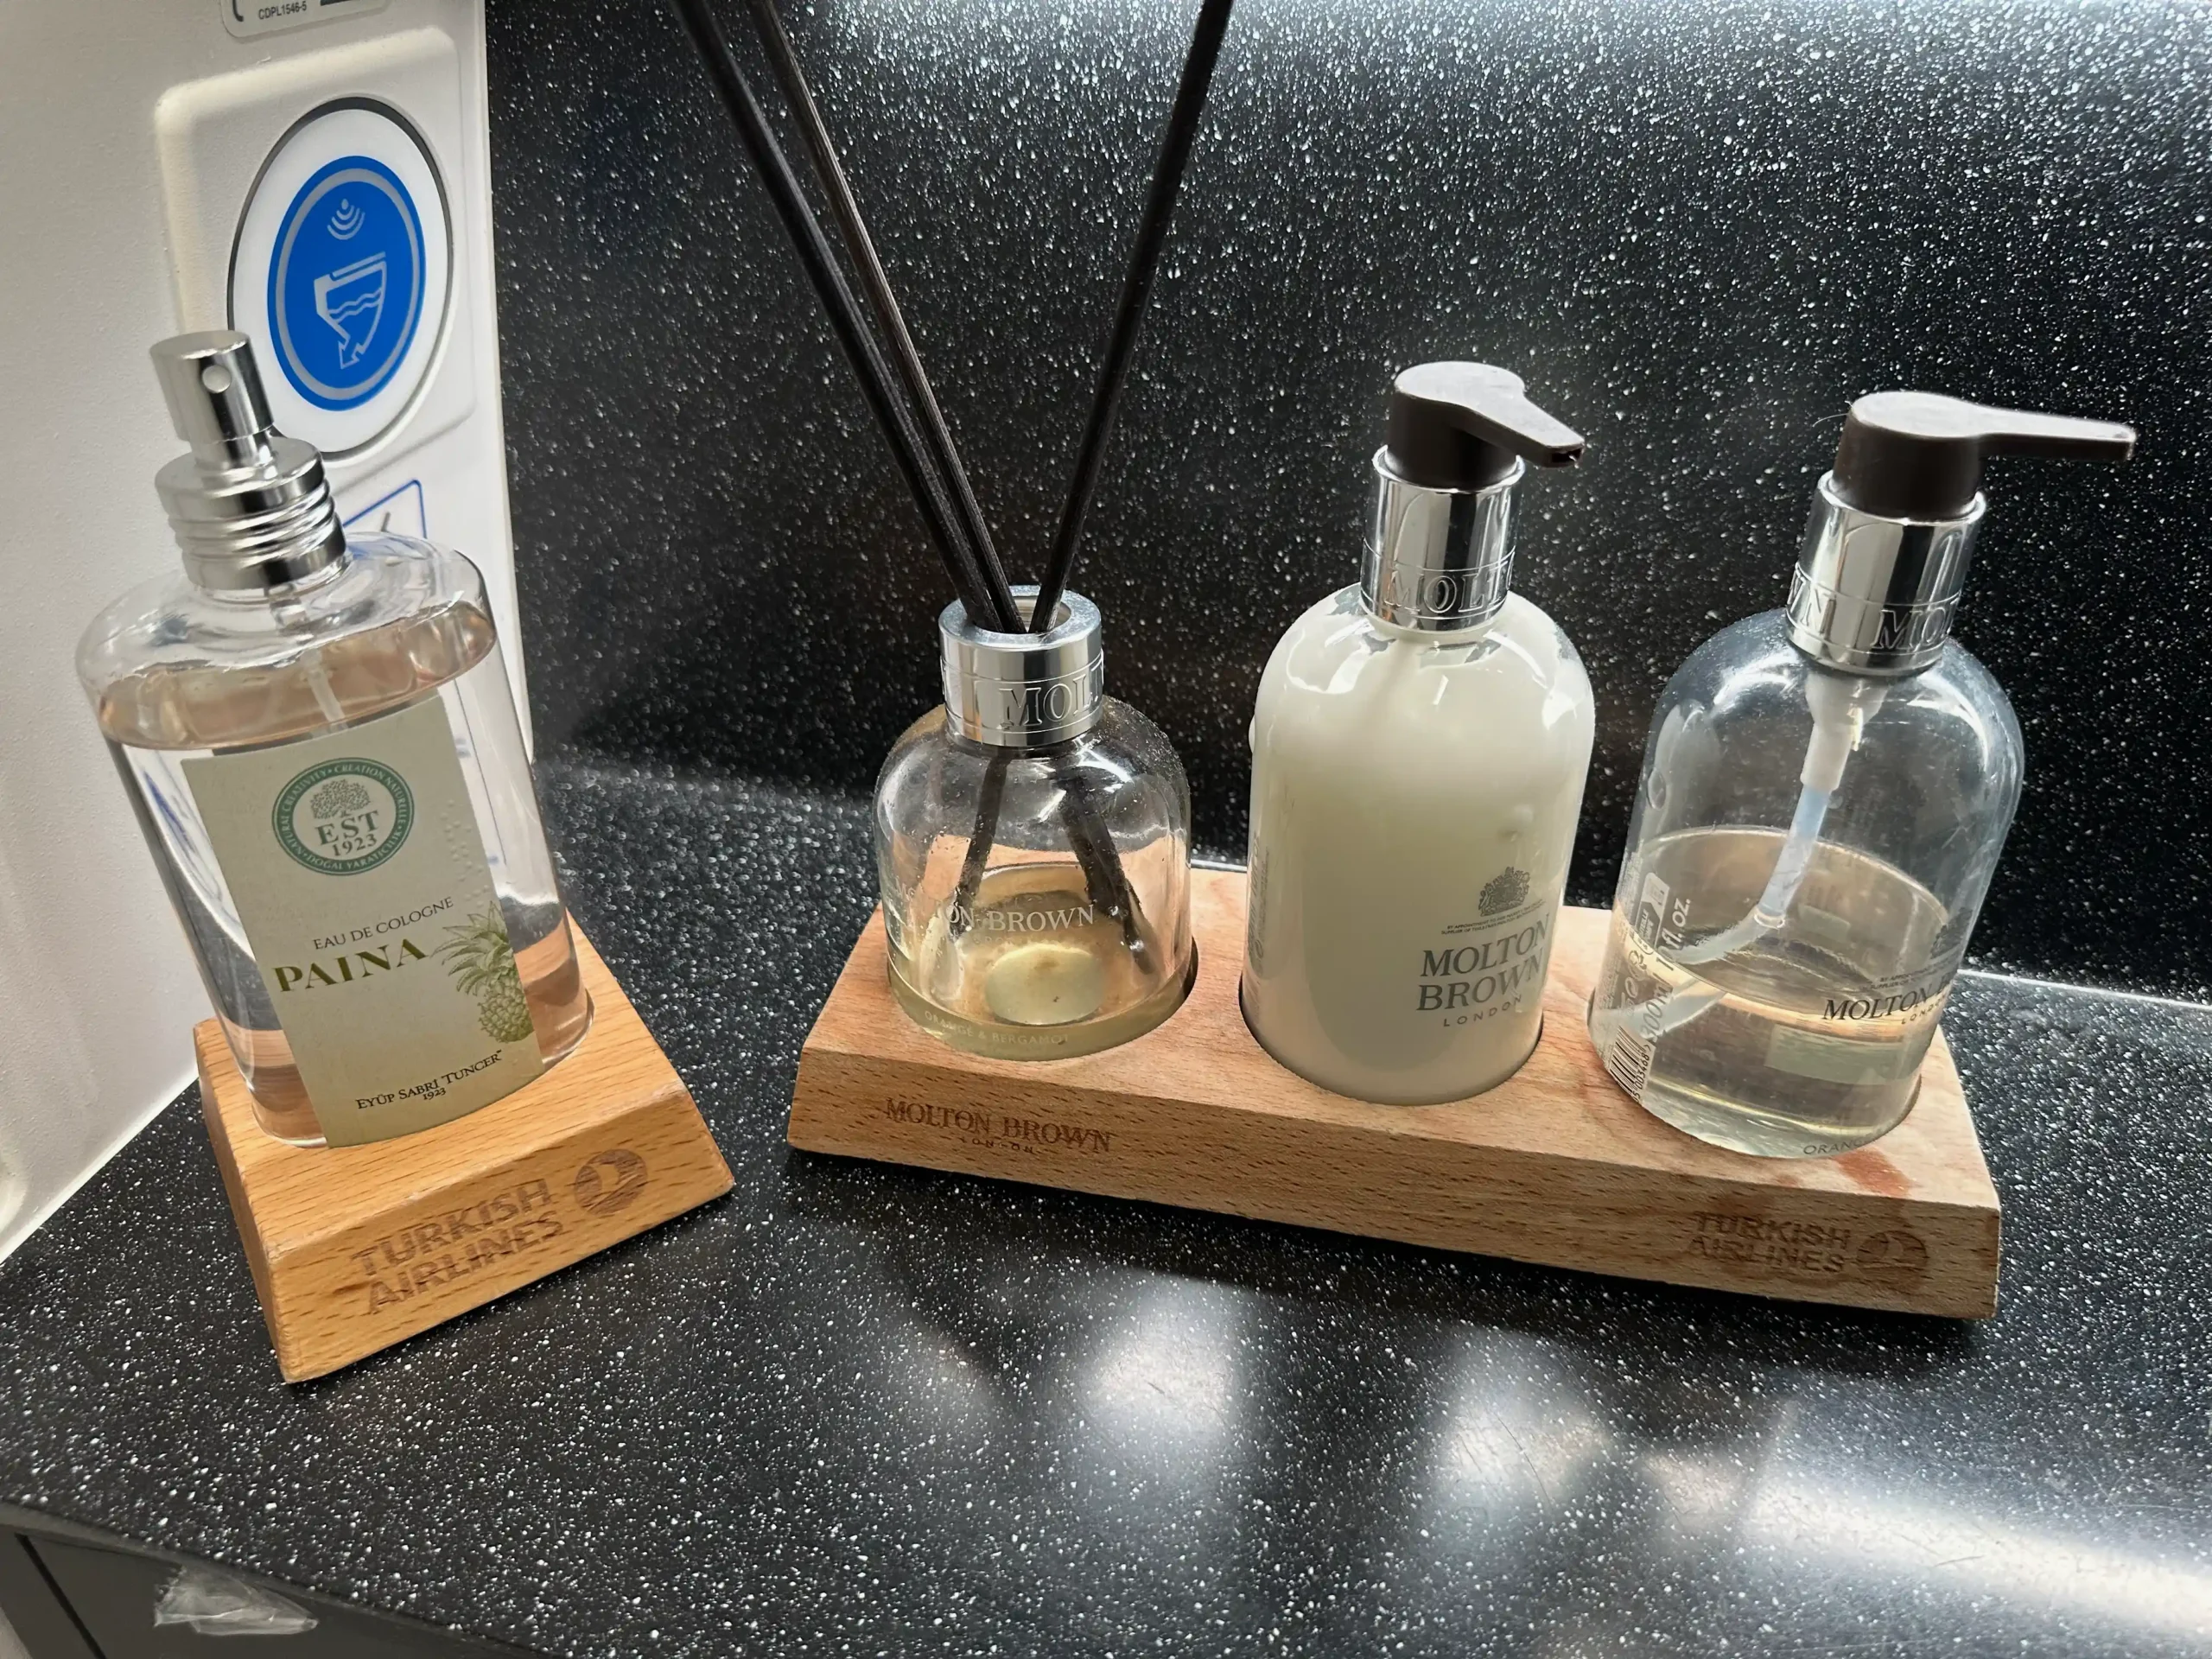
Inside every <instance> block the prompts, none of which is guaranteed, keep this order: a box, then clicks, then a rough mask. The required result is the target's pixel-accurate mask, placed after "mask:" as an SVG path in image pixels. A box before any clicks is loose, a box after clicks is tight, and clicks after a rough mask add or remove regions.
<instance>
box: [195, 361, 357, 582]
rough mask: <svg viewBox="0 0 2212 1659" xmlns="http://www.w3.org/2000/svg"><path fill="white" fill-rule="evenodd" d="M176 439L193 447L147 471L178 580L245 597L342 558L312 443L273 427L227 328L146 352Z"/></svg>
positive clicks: (257, 383) (257, 380)
mask: <svg viewBox="0 0 2212 1659" xmlns="http://www.w3.org/2000/svg"><path fill="white" fill-rule="evenodd" d="M153 356H154V372H155V374H156V377H157V378H159V379H160V381H161V385H162V397H164V398H165V399H166V400H167V401H168V408H169V419H170V420H171V421H172V422H173V423H175V427H176V432H177V435H178V436H179V437H181V438H182V439H183V440H184V441H185V442H187V443H188V444H190V445H191V446H192V453H191V454H188V455H180V456H178V457H177V458H176V459H175V461H171V462H169V463H168V466H166V467H162V469H161V471H160V472H159V473H157V474H155V478H154V487H155V488H156V490H157V491H159V492H160V493H161V498H162V506H164V507H165V508H167V509H168V516H169V526H170V528H171V529H172V530H174V531H175V532H176V542H177V547H178V549H179V550H180V551H181V552H182V553H183V555H184V566H185V570H186V573H187V574H188V575H190V576H191V578H192V580H193V581H194V582H197V583H198V584H199V585H200V587H202V588H214V589H216V590H218V591H220V592H242V591H243V592H252V591H258V590H260V589H263V588H279V587H283V586H285V585H287V584H289V583H291V582H303V581H305V580H306V579H307V578H308V577H309V576H312V575H315V574H316V573H317V572H319V571H321V570H325V569H328V568H329V567H331V566H332V565H334V564H335V563H338V562H339V561H340V559H342V558H343V557H344V556H345V553H346V536H345V532H344V531H342V530H340V528H339V524H338V507H337V504H336V503H335V502H334V500H333V499H331V494H330V485H329V482H328V480H327V479H325V478H324V476H323V470H322V457H321V454H318V453H317V452H316V450H315V446H314V445H313V444H310V443H306V442H302V441H301V440H300V439H298V438H288V437H286V436H284V435H283V434H282V433H280V432H278V431H277V429H276V424H275V423H274V422H273V421H272V420H271V419H270V414H269V403H268V399H267V397H265V396H264V393H263V391H262V389H261V377H260V374H259V373H258V372H257V370H256V369H255V367H254V361H253V346H252V344H251V342H250V341H249V340H247V339H246V337H245V335H244V334H234V333H232V332H231V331H230V330H228V329H217V330H212V331H210V332H208V333H206V334H180V335H178V336H176V337H175V339H173V340H163V341H162V342H161V343H160V344H159V345H157V346H155V347H154V352H153Z"/></svg>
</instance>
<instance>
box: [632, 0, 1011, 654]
mask: <svg viewBox="0 0 2212 1659" xmlns="http://www.w3.org/2000/svg"><path fill="white" fill-rule="evenodd" d="M671 3H673V4H674V6H675V8H676V13H677V16H678V17H679V18H681V19H682V21H683V26H684V28H685V29H687V30H688V31H690V35H691V41H692V44H693V45H694V46H696V48H698V51H699V56H700V58H701V59H702V60H703V61H704V63H705V64H706V67H707V73H708V77H709V79H711V80H712V81H713V82H714V86H715V92H717V93H719V94H720V95H721V100H722V104H723V105H724V107H726V108H727V109H728V111H729V115H730V119H731V120H732V121H733V122H734V124H736V127H737V130H738V136H739V137H741V138H742V139H743V140H744V143H745V147H746V149H747V151H748V152H749V153H750V154H751V156H752V157H753V167H754V168H756V169H757V170H758V171H759V173H760V182H761V184H762V185H763V186H765V187H766V189H767V192H768V196H769V200H771V201H772V202H773V203H774V205H775V208H776V213H777V216H778V217H779V218H780V219H782V220H783V223H784V230H785V234H786V235H788V236H789V237H790V238H791V247H792V250H793V251H795V252H796V253H797V254H798V257H799V263H800V264H802V265H803V266H804V267H805V269H806V275H807V279H808V280H809V281H810V283H813V285H814V291H815V294H816V296H817V297H818V298H819V299H820V300H821V302H822V308H823V310H824V311H826V312H828V313H829V326H830V327H831V328H832V329H833V330H834V331H835V332H836V336H837V343H838V344H839V345H840V346H842V347H843V348H844V353H845V357H846V359H847V360H848V361H849V363H850V364H851V365H852V368H853V373H854V376H855V378H857V379H858V380H859V381H860V383H861V395H862V396H864V397H866V398H867V399H868V409H869V410H870V412H872V413H873V414H874V416H875V419H876V423H877V425H879V426H880V428H881V429H882V430H883V436H884V442H886V443H887V444H888V445H889V446H890V448H891V454H892V459H893V461H896V462H897V463H898V467H899V473H900V474H901V476H903V477H904V478H905V480H906V486H907V488H908V489H909V490H910V491H912V493H913V497H914V502H915V505H917V506H918V508H920V510H921V514H922V522H923V525H924V527H925V529H926V530H927V531H928V532H929V536H930V539H931V541H932V542H933V543H936V546H937V550H938V556H939V557H940V558H942V559H943V560H944V565H945V570H946V572H947V574H948V575H950V576H951V578H952V585H953V588H954V590H955V591H956V592H957V593H958V594H959V595H960V599H961V602H962V603H963V605H965V606H966V607H968V613H969V615H970V616H988V617H991V618H993V619H995V620H994V622H993V626H996V627H1000V628H1003V629H1007V630H1015V629H1019V628H1020V626H1021V620H1020V613H1019V612H1018V611H1016V610H1014V607H1013V604H1012V601H1010V600H1008V601H1007V602H1006V603H1005V605H1004V607H1003V608H1001V603H1000V594H1003V593H1004V592H1005V588H1006V579H1005V577H1004V576H1003V575H1001V576H1000V578H999V581H998V584H997V588H998V591H997V592H994V591H993V589H992V584H991V582H990V580H989V577H988V575H987V574H986V572H985V571H984V569H982V565H981V563H980V561H979V559H978V556H977V555H976V550H975V549H974V548H972V547H971V546H970V545H969V543H968V540H967V538H966V537H964V536H963V534H962V533H961V529H960V524H959V520H958V517H957V513H956V512H955V510H954V509H953V507H952V505H951V503H950V500H949V499H947V498H946V495H945V493H944V484H943V482H942V480H939V479H938V477H937V476H936V474H934V473H932V472H931V471H930V470H929V469H928V468H927V467H925V466H924V464H923V462H922V458H921V445H920V442H919V440H918V437H917V435H916V434H915V431H914V428H913V422H912V417H911V416H910V415H909V414H908V412H907V410H906V405H905V404H902V403H900V402H899V399H898V397H896V396H895V395H894V394H893V391H892V390H891V375H890V372H889V370H888V368H887V365H885V363H884V360H883V353H882V352H881V350H880V347H878V346H877V345H876V342H875V337H874V335H873V334H869V333H868V328H867V327H866V325H865V324H864V323H863V322H862V321H861V310H860V306H859V303H858V302H856V301H855V299H854V298H853V291H852V289H850V288H849V287H848V286H847V285H846V283H845V275H844V272H843V271H842V270H839V269H838V267H837V258H836V253H835V252H834V251H832V250H831V248H830V245H829V238H827V237H826V236H824V235H823V231H822V227H821V226H819V225H818V224H817V223H816V222H815V219H814V214H813V212H812V210H811V209H810V208H809V207H808V206H807V204H806V199H805V197H804V195H803V194H801V192H800V189H799V183H798V176H797V175H795V174H793V173H792V171H791V163H790V162H787V161H786V160H785V158H784V152H783V148H782V146H781V145H779V143H777V142H776V135H775V132H774V130H773V129H772V128H771V127H770V126H769V124H768V118H767V114H766V111H763V110H762V108H761V107H760V99H758V98H756V97H755V96H754V95H753V88H752V86H751V85H750V84H749V83H747V80H746V79H745V72H744V71H743V70H742V69H741V68H740V67H739V66H738V62H737V59H736V58H735V56H734V54H732V53H731V51H730V48H729V42H728V41H727V40H725V39H724V38H723V36H722V32H721V27H720V26H719V25H718V24H717V23H716V22H715V18H714V14H713V13H712V12H711V11H709V10H708V9H707V6H706V4H705V0H671Z"/></svg>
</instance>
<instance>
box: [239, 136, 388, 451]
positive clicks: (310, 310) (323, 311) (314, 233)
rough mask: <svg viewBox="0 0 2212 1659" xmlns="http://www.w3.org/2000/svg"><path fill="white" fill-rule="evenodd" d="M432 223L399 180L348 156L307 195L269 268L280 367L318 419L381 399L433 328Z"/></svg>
mask: <svg viewBox="0 0 2212 1659" xmlns="http://www.w3.org/2000/svg"><path fill="white" fill-rule="evenodd" d="M422 320H423V221H422V220H421V219H419V218H418V217H416V212H415V202H414V199H413V198H412V197H411V196H410V195H409V194H407V187H406V186H405V185H404V184H402V183H400V181H399V178H398V175H397V174H395V173H393V172H392V170H391V168H388V167H386V166H385V164H384V163H383V162H379V161H377V160H375V159H374V158H372V157H371V156H340V157H339V158H338V160H336V161H334V162H330V163H328V164H327V166H325V167H322V168H319V169H318V170H317V171H316V172H315V175H314V176H313V177H312V178H310V179H308V181H307V182H306V183H305V184H303V185H302V186H301V187H300V192H299V194H297V195H296V196H294V197H293V198H292V205H291V206H290V207H287V208H286V209H285V210H284V217H283V221H282V222H281V223H280V224H279V226H277V251H276V255H275V257H273V258H271V259H270V262H269V321H270V329H271V331H272V332H273V333H274V334H276V336H277V361H278V362H279V363H281V364H283V368H284V378H286V379H287V380H289V381H290V382H291V383H292V385H293V387H294V389H295V390H296V391H298V392H299V394H300V396H301V397H304V398H306V399H307V400H308V402H309V403H311V404H315V407H316V408H318V409H353V408H354V407H356V406H357V405H359V404H364V403H366V402H367V401H368V400H369V399H370V398H371V397H375V396H376V394H377V391H378V388H380V387H381V386H383V385H384V384H385V382H386V381H387V380H389V379H391V377H392V374H393V373H394V372H395V371H397V369H398V367H399V364H400V359H402V358H404V357H405V356H406V355H407V347H408V346H409V345H410V343H411V342H412V341H413V340H414V338H415V329H416V325H417V324H419V323H420V322H421V321H422Z"/></svg>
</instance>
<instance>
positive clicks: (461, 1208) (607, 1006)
mask: <svg viewBox="0 0 2212 1659" xmlns="http://www.w3.org/2000/svg"><path fill="white" fill-rule="evenodd" d="M571 925H572V926H573V924H571ZM575 940H576V955H577V957H578V960H579V962H580V963H581V965H582V969H583V980H584V988H585V989H586V990H588V991H589V992H590V993H591V1000H592V1007H593V1014H592V1026H591V1030H590V1031H589V1032H588V1033H586V1034H585V1037H584V1039H583V1041H582V1042H581V1043H579V1044H578V1045H577V1046H576V1047H575V1050H574V1051H573V1052H571V1053H569V1055H568V1056H567V1057H566V1058H564V1059H563V1060H562V1061H561V1063H560V1064H559V1065H556V1066H554V1067H553V1068H552V1069H551V1070H550V1071H546V1072H544V1073H543V1075H541V1076H540V1077H537V1079H536V1080H535V1081H533V1082H531V1084H527V1085H525V1086H524V1087H523V1088H521V1089H518V1090H516V1091H515V1092H514V1093H513V1094H512V1095H509V1096H506V1098H505V1099H504V1100H499V1101H494V1102H493V1103H492V1104H491V1105H489V1106H486V1107H485V1108H483V1109H481V1110H480V1111H475V1112H471V1113H470V1114H469V1115H468V1116H466V1117H460V1118H455V1119H454V1121H453V1122H450V1123H442V1124H440V1125H439V1126H438V1127H437V1128H432V1129H424V1130H423V1131H422V1132H420V1133H419V1134H416V1135H403V1136H401V1137H399V1138H398V1139H397V1140H392V1141H375V1142H372V1143H371V1144H370V1145H367V1146H360V1147H314V1148H308V1147H295V1146H291V1145H289V1144H287V1143H286V1142H284V1141H276V1140H272V1139H270V1137H269V1136H268V1135H264V1134H263V1133H262V1132H261V1129H260V1128H259V1126H258V1125H257V1124H256V1122H254V1116H253V1102H252V1099H251V1096H248V1094H247V1093H246V1088H245V1079H244V1078H242V1077H239V1075H238V1066H237V1065H236V1063H235V1062H234V1061H233V1060H232V1058H231V1050H230V1045H229V1044H228V1043H226V1041H224V1039H223V1033H222V1027H219V1025H217V1024H216V1022H215V1021H214V1020H207V1021H204V1022H203V1023H202V1024H200V1026H199V1027H196V1028H195V1029H194V1032H193V1040H194V1045H195V1046H196V1047H197V1048H198V1050H199V1057H200V1110H201V1112H202V1113H203V1115H204V1116H206V1118H207V1137H208V1139H209V1140H210V1141H213V1143H214V1147H215V1161H216V1162H217V1163H218V1164H219V1165H220V1166H222V1171H223V1185H224V1186H225V1187H226V1189H227V1190H228V1192H229V1193H230V1198H231V1211H232V1214H233V1215H234V1216H236V1217H237V1218H238V1236H239V1237H240V1238H241V1239H242V1240H243V1241H244V1243H245V1254H246V1261H247V1263H248V1265H249V1266H250V1267H251V1268H252V1271H253V1286H254V1289H255V1290H256V1291H257V1293H259V1294H260V1297H261V1311H262V1313H263V1316H264V1318H265V1319H267V1320H268V1323H269V1336H270V1341H272V1342H273V1343H274V1344H276V1348H277V1367H278V1369H279V1370H282V1371H283V1374H284V1380H285V1381H286V1382H288V1383H297V1382H300V1381H302V1380H303V1379H305V1378H307V1377H310V1376H322V1375H323V1374H324V1373H325V1372H327V1371H334V1370H338V1369H339V1368H340V1366H344V1365H350V1364H352V1363H353V1362H354V1361H355V1360H357V1359H359V1358H361V1357H364V1356H365V1355H368V1354H372V1353H374V1352H376V1351H378V1349H380V1348H386V1347H389V1346H391V1344H393V1343H396V1342H399V1341H401V1340H403V1339H404V1338H408V1337H411V1336H413V1335H415V1334H416V1332H422V1331H427V1330H429V1328H430V1327H431V1326H432V1325H438V1324H441V1323H442V1322H443V1321H445V1320H447V1319H452V1318H453V1317H454V1315H455V1314H458V1313H466V1312H467V1310H468V1309H470V1308H472V1307H479V1306H482V1305H483V1304H484V1303H486V1302H488V1301H491V1300H493V1299H494V1298H497V1297H500V1296H504V1295H505V1294H507V1293H508V1292H509V1291H511V1290H515V1289H518V1288H519V1287H522V1286H524V1285H526V1284H529V1283H531V1281H535V1280H538V1279H542V1278H543V1277H544V1276H545V1275H546V1274H550V1273H554V1272H556V1271H558V1270H559V1269H560V1268H565V1267H567V1266H568V1265H569V1263H571V1262H579V1261H582V1259H583V1258H584V1257H585V1256H588V1255H593V1254H594V1253H595V1252H597V1251H600V1250H603V1249H606V1248H607V1246H608V1245H610V1244H613V1243H618V1242H620V1240H622V1239H626V1238H628V1237H631V1236H633V1235H634V1234H638V1233H642V1232H644V1231H645V1230H647V1229H648V1228H651V1227H656V1226H658V1225H659V1224H661V1223H662V1222H664V1221H666V1220H669V1219H670V1218H671V1217H675V1216H679V1215H681V1214H683V1212H684V1211H687V1210H690V1209H691V1208H693V1207H694V1206H695V1205H701V1204H703V1203H705V1202H706V1201H707V1200H708V1199H709V1198H718V1197H720V1196H721V1194H722V1193H724V1192H728V1191H729V1189H730V1185H731V1183H730V1173H729V1167H728V1165H726V1164H725V1163H724V1162H723V1161H722V1155H721V1152H720V1150H718V1149H717V1148H716V1147H715V1141H714V1137H713V1135H710V1134H709V1133H708V1130H707V1125H706V1123H705V1122H704V1120H702V1118H701V1117H700V1116H699V1109H698V1108H697V1106H696V1105H695V1104H693V1103H692V1100H691V1094H690V1090H688V1089H686V1088H685V1087H684V1086H683V1079H682V1078H681V1077H677V1075H676V1068H675V1067H674V1066H672V1065H670V1064H669V1063H668V1057H667V1056H666V1055H664V1054H663V1053H662V1052H661V1050H660V1045H659V1044H658V1043H656V1042H655V1041H654V1040H653V1038H652V1033H651V1032H649V1031H647V1030H646V1029H645V1021H644V1020H640V1019H639V1017H638V1012H637V1010H636V1009H635V1008H633V1007H631V1006H630V999H629V998H628V997H626V996H625V995H623V994H622V988H621V986H620V984H618V983H617V982H615V978H614V976H613V974H612V973H611V972H609V971H608V969H607V964H606V963H604V962H601V960H600V957H599V953H598V952H597V951H595V950H593V949H592V948H591V944H590V943H589V941H588V940H587V939H585V938H584V937H583V935H582V932H581V931H578V932H577V933H576V935H575Z"/></svg>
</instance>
